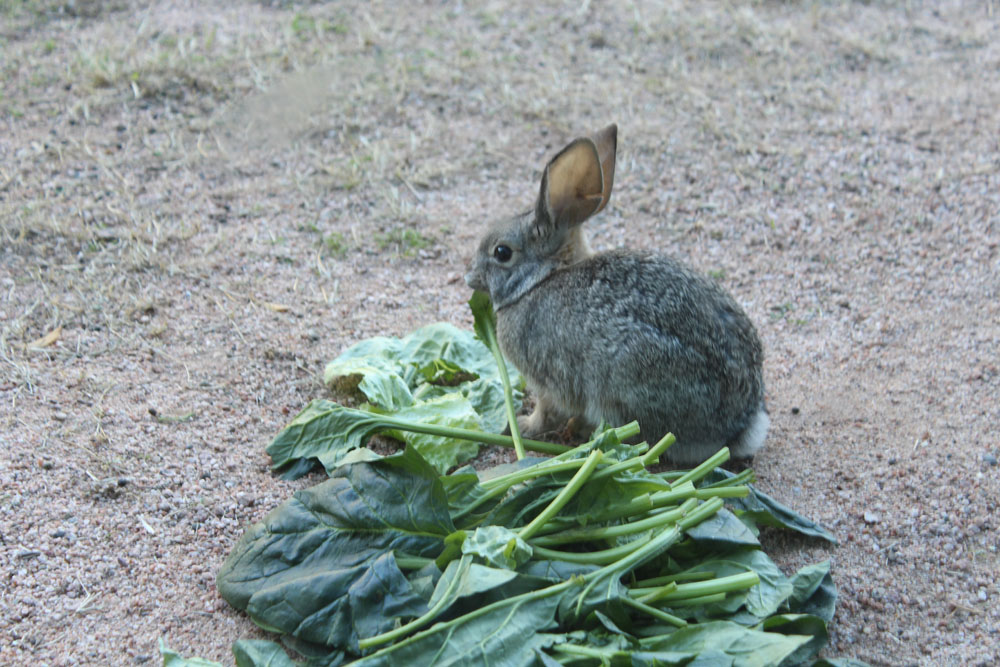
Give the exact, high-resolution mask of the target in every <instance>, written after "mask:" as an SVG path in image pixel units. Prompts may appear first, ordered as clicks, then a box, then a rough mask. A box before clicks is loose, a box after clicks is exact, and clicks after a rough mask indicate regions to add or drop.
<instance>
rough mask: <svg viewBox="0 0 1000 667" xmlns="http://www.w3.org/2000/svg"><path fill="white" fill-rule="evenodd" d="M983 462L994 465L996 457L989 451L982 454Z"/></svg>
mask: <svg viewBox="0 0 1000 667" xmlns="http://www.w3.org/2000/svg"><path fill="white" fill-rule="evenodd" d="M983 463H986V464H989V465H991V466H995V465H996V464H997V457H995V456H993V454H990V453H989V452H987V453H985V454H983Z"/></svg>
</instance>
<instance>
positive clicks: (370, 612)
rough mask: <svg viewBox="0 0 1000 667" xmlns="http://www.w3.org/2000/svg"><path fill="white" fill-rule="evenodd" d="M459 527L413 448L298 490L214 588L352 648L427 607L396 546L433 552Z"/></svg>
mask: <svg viewBox="0 0 1000 667" xmlns="http://www.w3.org/2000/svg"><path fill="white" fill-rule="evenodd" d="M453 531H454V526H453V525H452V523H451V518H450V516H449V515H448V509H447V499H446V497H445V494H444V490H443V488H442V487H441V484H440V482H439V480H438V477H437V475H436V473H435V472H434V470H433V469H432V468H431V467H430V466H429V465H428V464H427V463H426V462H425V461H424V460H423V459H422V458H420V455H419V454H418V453H417V452H416V451H413V450H410V449H407V451H406V452H404V453H403V454H399V455H395V456H391V457H386V458H384V459H380V460H378V461H372V462H362V463H354V464H351V465H348V466H344V467H342V468H339V469H337V470H336V471H335V472H334V474H333V475H332V476H331V478H330V479H329V480H327V481H326V482H323V483H322V484H319V485H317V486H315V487H312V488H310V489H305V490H302V491H299V492H297V493H296V494H295V496H294V497H293V498H292V499H291V500H289V501H286V502H285V503H283V504H282V505H280V506H279V507H278V508H276V509H275V510H274V511H272V512H271V513H270V514H268V516H267V517H265V519H264V521H262V522H261V523H258V524H255V525H254V526H252V527H251V528H250V529H249V530H248V531H247V532H246V534H244V536H243V537H242V538H241V539H240V541H239V543H238V544H237V545H236V548H235V549H234V550H233V552H232V554H230V556H229V558H228V559H227V560H226V562H225V564H224V565H223V567H222V569H221V570H220V572H219V575H218V578H217V585H218V588H219V592H220V593H221V594H222V596H223V597H224V598H225V599H226V600H227V601H228V602H229V603H230V604H231V605H233V606H234V607H236V608H238V609H246V610H247V612H248V613H249V614H250V615H251V617H252V618H253V620H254V622H256V623H257V624H259V625H261V626H262V627H264V628H267V629H271V630H274V631H279V632H285V633H288V634H291V635H293V636H295V637H298V638H300V639H304V640H306V641H309V642H314V643H317V644H325V645H329V646H334V647H338V648H350V647H352V646H356V644H357V641H358V639H359V638H363V637H368V636H372V635H375V634H379V633H381V632H384V631H385V630H387V629H390V628H391V627H392V626H393V625H394V623H395V619H396V617H399V616H415V615H418V614H420V613H422V612H423V611H424V610H425V609H426V605H425V604H424V601H423V600H422V599H421V598H420V597H419V596H418V595H417V594H416V593H415V592H414V591H413V590H412V587H411V586H410V584H409V582H408V581H407V580H406V578H405V577H404V576H403V574H402V573H401V572H400V571H399V568H398V567H397V566H396V563H395V559H394V557H393V554H392V552H393V551H397V550H398V551H401V552H405V553H407V554H411V555H415V556H424V557H434V556H435V555H436V554H437V553H439V552H440V550H441V548H442V544H443V540H444V538H445V537H446V536H447V535H449V534H450V533H452V532H453Z"/></svg>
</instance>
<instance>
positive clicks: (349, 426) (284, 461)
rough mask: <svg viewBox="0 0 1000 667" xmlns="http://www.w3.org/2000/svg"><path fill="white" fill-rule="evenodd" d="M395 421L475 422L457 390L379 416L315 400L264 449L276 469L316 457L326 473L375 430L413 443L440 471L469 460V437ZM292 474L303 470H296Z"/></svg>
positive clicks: (472, 425)
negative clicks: (435, 432) (415, 430)
mask: <svg viewBox="0 0 1000 667" xmlns="http://www.w3.org/2000/svg"><path fill="white" fill-rule="evenodd" d="M395 419H399V420H403V421H409V422H413V423H417V424H422V425H425V426H443V427H449V428H464V429H471V430H479V420H478V417H477V415H476V413H475V411H474V410H472V407H471V406H470V404H469V402H468V401H467V400H466V399H465V398H463V397H462V396H460V395H458V394H447V395H445V396H442V397H440V398H437V399H435V400H433V401H427V402H424V403H416V404H414V405H412V406H410V407H408V408H403V409H401V410H399V411H397V412H396V413H395V414H394V415H384V414H381V413H377V412H368V411H366V410H358V409H355V408H345V407H344V406H342V405H338V404H336V403H334V402H332V401H327V400H322V399H320V400H314V401H312V402H311V403H309V405H307V406H306V408H305V409H304V410H303V411H302V412H300V413H299V414H298V415H296V416H295V418H294V419H293V420H292V421H291V423H289V424H288V426H286V427H285V428H284V430H282V431H281V432H280V433H279V434H278V435H277V437H275V439H274V440H273V441H272V442H271V444H270V445H268V447H267V453H268V454H270V456H271V460H272V462H273V465H272V467H273V468H275V469H279V470H280V469H287V468H288V467H289V466H292V465H294V464H295V463H296V462H297V461H300V460H303V459H314V460H317V461H319V462H320V463H321V464H322V465H323V467H324V468H325V469H326V471H327V473H332V472H333V471H334V470H336V468H337V467H338V466H340V465H341V464H343V463H344V462H345V461H346V460H347V459H346V457H347V456H348V454H349V453H350V452H352V451H353V450H355V449H358V448H359V447H361V446H362V445H363V444H364V443H365V442H367V440H368V438H370V437H371V436H372V435H374V434H375V433H379V432H383V433H388V434H391V435H393V436H395V437H396V438H398V439H400V440H403V441H404V442H407V443H408V444H412V445H413V446H414V447H416V449H417V450H419V451H420V452H421V454H423V455H425V456H426V457H427V458H428V460H429V461H430V463H431V464H432V465H433V466H434V467H435V469H436V470H437V471H438V472H439V473H444V472H445V471H446V470H447V469H448V468H451V467H453V466H455V465H457V464H458V463H461V462H463V461H467V460H469V459H471V458H473V457H474V456H475V455H476V453H477V452H478V445H477V444H476V443H475V442H472V441H469V440H462V439H458V438H447V437H442V436H436V435H427V434H423V433H413V432H410V431H403V430H401V429H399V428H398V424H397V423H396V422H395V421H393V420H395ZM296 472H302V471H300V470H299V469H298V468H296Z"/></svg>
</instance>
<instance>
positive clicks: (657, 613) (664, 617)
mask: <svg viewBox="0 0 1000 667" xmlns="http://www.w3.org/2000/svg"><path fill="white" fill-rule="evenodd" d="M622 602H624V603H625V604H627V605H628V606H630V607H633V608H635V609H638V610H639V611H641V612H643V613H644V614H649V615H650V616H652V617H653V618H656V619H659V620H661V621H663V622H664V623H669V624H670V625H673V626H676V627H678V628H684V627H687V621H685V620H684V619H683V618H678V617H677V616H674V615H673V614H668V613H667V612H665V611H662V610H660V609H657V608H656V607H651V606H649V605H648V604H645V603H644V602H641V601H639V600H633V599H632V598H628V597H625V598H622Z"/></svg>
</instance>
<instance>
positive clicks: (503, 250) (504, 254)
mask: <svg viewBox="0 0 1000 667" xmlns="http://www.w3.org/2000/svg"><path fill="white" fill-rule="evenodd" d="M493 256H494V257H496V258H497V260H498V261H500V262H509V261H510V258H511V257H513V256H514V251H513V250H511V249H510V246H505V245H498V246H497V247H496V248H493Z"/></svg>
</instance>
